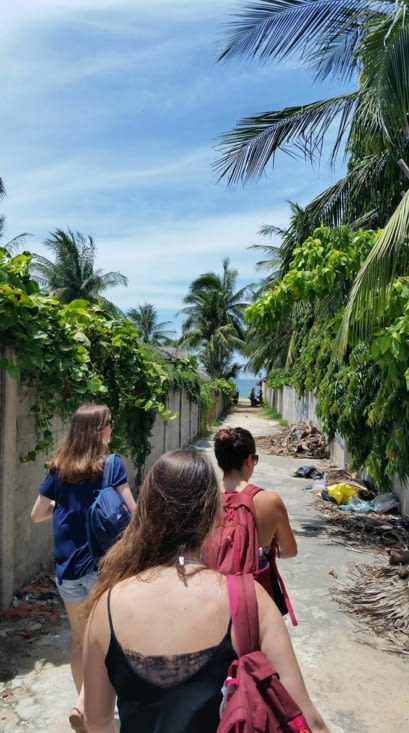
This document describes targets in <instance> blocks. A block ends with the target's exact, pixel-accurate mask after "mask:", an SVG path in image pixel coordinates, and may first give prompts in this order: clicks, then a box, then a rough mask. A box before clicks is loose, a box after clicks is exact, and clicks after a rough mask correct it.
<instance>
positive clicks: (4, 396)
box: [0, 370, 224, 608]
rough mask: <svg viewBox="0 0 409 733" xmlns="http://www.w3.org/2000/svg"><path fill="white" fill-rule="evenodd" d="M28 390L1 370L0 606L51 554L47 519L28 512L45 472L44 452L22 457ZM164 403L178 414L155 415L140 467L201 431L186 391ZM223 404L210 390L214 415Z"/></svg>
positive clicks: (29, 438) (29, 440)
mask: <svg viewBox="0 0 409 733" xmlns="http://www.w3.org/2000/svg"><path fill="white" fill-rule="evenodd" d="M31 404H32V403H31V401H30V395H29V393H27V391H25V390H24V389H23V388H22V387H21V386H20V385H17V383H16V382H15V380H14V379H12V378H11V377H9V375H8V374H7V372H5V371H4V370H0V608H5V607H7V606H8V605H9V603H10V601H11V599H12V596H13V592H14V590H15V589H16V588H18V587H19V586H20V585H22V584H23V583H25V582H26V581H27V580H28V579H29V578H30V577H32V576H33V575H34V574H36V573H38V572H39V571H40V570H41V569H42V568H43V567H44V566H45V565H48V563H49V561H50V558H51V556H52V535H51V523H50V522H44V523H41V524H37V525H33V524H32V523H31V521H30V512H31V508H32V505H33V503H34V501H35V498H36V496H37V488H38V486H39V484H40V483H41V481H42V480H43V478H44V475H45V471H46V468H45V464H46V461H47V459H48V458H49V456H48V455H45V454H44V455H39V456H37V459H36V461H34V462H33V461H30V462H26V463H24V462H22V458H23V457H24V456H25V455H26V454H27V453H28V451H30V450H32V449H33V447H34V445H35V442H36V440H35V420H34V416H33V415H32V414H31V413H30V405H31ZM167 407H168V408H169V409H170V410H171V411H172V412H176V413H177V417H176V419H174V420H167V421H164V420H161V419H160V418H159V417H158V418H157V419H156V420H155V424H154V427H153V431H152V436H151V438H150V441H151V446H152V450H151V453H150V455H149V456H148V458H147V461H146V465H145V468H144V471H145V473H146V471H147V470H148V469H149V468H150V466H151V465H152V464H153V463H154V461H155V460H156V459H157V458H158V457H159V456H160V455H162V453H164V452H165V451H167V450H171V449H175V448H179V447H184V446H186V445H189V444H190V443H192V442H194V441H195V439H196V438H197V437H198V434H199V430H200V410H199V405H198V404H196V403H193V402H190V401H189V400H188V398H187V395H186V394H185V393H181V392H172V393H171V394H169V395H168V399H167ZM223 408H224V403H223V401H222V400H220V396H219V394H218V393H217V394H215V405H214V416H215V417H217V416H218V415H219V414H220V413H221V411H222V409H223ZM52 432H53V437H54V442H55V443H58V442H60V440H61V439H62V437H63V435H64V432H65V426H64V424H63V423H62V421H61V420H60V419H58V418H55V419H54V420H53V424H52ZM124 460H125V463H126V464H127V468H128V473H129V483H130V485H131V487H132V489H133V490H134V491H136V490H137V487H136V486H135V481H134V477H135V475H136V469H135V466H134V465H133V463H132V461H131V460H130V459H126V458H125V459H124Z"/></svg>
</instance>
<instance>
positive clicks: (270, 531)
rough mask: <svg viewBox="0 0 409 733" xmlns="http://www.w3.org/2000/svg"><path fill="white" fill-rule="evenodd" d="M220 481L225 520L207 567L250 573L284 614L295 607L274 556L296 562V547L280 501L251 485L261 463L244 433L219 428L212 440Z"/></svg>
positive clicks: (214, 539) (212, 537)
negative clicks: (294, 559) (291, 559)
mask: <svg viewBox="0 0 409 733" xmlns="http://www.w3.org/2000/svg"><path fill="white" fill-rule="evenodd" d="M214 450H215V455H216V459H217V463H218V465H219V466H220V468H221V469H222V471H223V478H222V481H221V490H222V501H223V509H224V512H223V516H222V518H221V520H220V521H219V522H218V525H217V526H216V527H215V529H214V531H213V532H212V534H211V535H210V537H209V539H208V541H207V543H206V546H205V559H206V562H207V564H208V565H209V566H210V567H212V568H214V569H215V570H219V571H220V572H222V573H224V574H225V575H227V574H228V573H233V574H235V573H240V572H244V573H252V574H253V576H254V577H255V579H256V580H258V581H259V582H260V583H261V584H262V585H263V586H264V587H265V588H266V590H267V592H268V593H269V594H270V595H271V596H272V598H274V600H275V602H276V604H277V606H278V608H279V609H280V611H281V613H282V614H283V615H285V614H286V613H288V612H289V613H290V618H291V621H292V623H293V625H296V623H297V621H296V619H295V616H294V613H293V610H292V606H291V603H290V601H289V598H288V595H287V592H286V590H285V586H284V583H283V581H282V579H281V576H280V575H279V573H278V569H277V566H276V563H275V557H276V555H277V556H278V557H282V558H290V557H295V556H296V554H297V543H296V540H295V537H294V533H293V531H292V529H291V525H290V521H289V518H288V513H287V509H286V507H285V504H284V502H283V500H282V499H281V497H280V496H279V495H278V494H276V493H275V492H273V491H264V490H263V489H261V487H259V486H256V485H255V484H252V483H250V479H251V477H252V475H253V472H254V469H255V467H256V465H257V463H258V455H257V453H256V444H255V440H254V438H253V436H252V434H251V433H250V432H249V431H248V430H246V429H245V428H240V427H237V428H232V427H226V428H221V429H220V430H218V431H217V433H216V434H215V436H214Z"/></svg>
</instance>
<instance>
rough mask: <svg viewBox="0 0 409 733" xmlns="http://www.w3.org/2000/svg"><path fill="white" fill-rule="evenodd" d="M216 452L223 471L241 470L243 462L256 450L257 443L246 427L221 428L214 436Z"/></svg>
mask: <svg viewBox="0 0 409 733" xmlns="http://www.w3.org/2000/svg"><path fill="white" fill-rule="evenodd" d="M214 452H215V455H216V459H217V463H218V464H219V466H220V468H221V469H222V471H224V472H225V473H229V472H230V471H233V470H234V469H237V470H240V469H241V467H242V465H243V462H244V461H245V460H246V458H248V457H249V456H252V455H254V454H255V452H256V443H255V440H254V438H253V436H252V434H251V433H250V432H249V430H246V428H229V427H227V428H220V430H218V431H217V433H216V434H215V436H214Z"/></svg>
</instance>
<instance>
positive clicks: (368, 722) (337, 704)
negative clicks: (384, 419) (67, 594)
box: [0, 400, 409, 733]
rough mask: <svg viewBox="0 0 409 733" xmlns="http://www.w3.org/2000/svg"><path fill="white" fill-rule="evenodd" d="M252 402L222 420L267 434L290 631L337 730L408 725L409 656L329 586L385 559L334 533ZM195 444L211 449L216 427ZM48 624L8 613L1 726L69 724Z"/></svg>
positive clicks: (57, 727) (60, 729)
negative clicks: (280, 507)
mask: <svg viewBox="0 0 409 733" xmlns="http://www.w3.org/2000/svg"><path fill="white" fill-rule="evenodd" d="M247 404H248V401H247V400H241V401H240V402H239V405H238V406H237V407H236V408H235V409H234V411H233V412H232V413H231V414H230V415H229V416H228V417H227V418H226V420H225V421H224V424H228V425H234V426H239V425H240V426H242V427H246V428H247V429H248V430H250V431H251V432H252V433H253V435H254V436H255V438H256V440H257V438H259V446H258V453H259V456H260V460H259V463H258V466H257V467H256V470H255V473H254V476H253V478H252V480H253V481H254V483H257V484H259V485H260V486H262V487H264V488H266V489H273V490H275V491H277V492H278V493H280V494H281V496H282V497H283V499H284V501H285V503H286V506H287V509H288V512H289V515H290V519H291V523H292V526H293V528H294V530H295V534H296V538H297V542H298V548H299V553H298V556H297V557H296V558H294V559H291V560H283V561H280V571H281V572H282V575H283V577H284V579H285V582H286V585H287V589H288V591H289V594H290V598H291V600H292V602H293V605H294V609H295V612H296V615H297V617H298V622H299V625H298V626H297V627H296V628H292V627H291V626H290V625H289V631H290V634H291V637H292V640H293V643H294V647H295V650H296V653H297V656H298V659H299V662H300V664H301V667H302V671H303V674H304V677H305V679H306V683H307V686H308V689H309V691H310V694H311V697H312V698H313V699H314V701H315V702H316V704H317V707H318V708H319V710H320V712H321V713H322V714H323V716H324V718H325V719H326V721H327V722H328V724H329V727H330V730H331V732H332V733H398V731H402V733H403V731H409V689H408V684H407V680H408V676H409V659H408V658H407V657H404V656H402V655H395V654H391V653H387V652H385V651H382V650H381V649H379V648H376V647H377V646H378V647H379V639H376V637H374V636H372V635H371V631H370V629H369V630H368V629H364V628H361V627H360V626H359V624H357V623H354V622H353V619H351V617H350V616H349V615H347V614H346V613H345V612H344V611H343V610H342V609H341V608H340V607H339V606H338V604H337V602H336V601H335V600H334V598H333V596H332V594H331V588H332V587H334V585H335V584H337V583H344V582H346V581H348V579H349V577H350V567H351V564H353V565H354V566H356V565H359V564H361V563H362V564H365V565H367V564H371V563H375V562H377V563H379V562H380V557H379V554H378V555H377V556H376V557H375V555H374V554H372V553H371V552H355V551H353V550H352V549H347V548H345V547H344V546H343V545H342V544H340V543H338V542H335V541H334V540H333V539H332V538H331V534H330V532H328V527H326V520H325V516H324V515H322V514H321V513H320V512H319V510H318V509H317V506H316V502H315V501H314V497H313V496H312V494H311V492H308V491H304V488H303V487H304V484H305V481H303V480H300V479H297V478H293V477H292V475H291V469H292V468H294V467H298V465H300V462H298V463H297V461H296V460H295V459H293V458H287V457H281V456H274V455H269V454H266V453H265V452H263V446H264V445H265V441H263V440H262V438H268V436H269V435H271V434H272V433H273V432H275V431H276V430H277V429H278V428H279V426H278V425H277V423H275V422H274V421H272V420H268V419H266V418H264V417H263V415H262V411H261V410H259V409H257V408H255V409H251V408H249V407H248V406H247ZM197 445H198V447H199V448H200V449H201V450H204V451H206V452H207V453H208V454H209V456H212V441H211V437H210V438H208V439H204V440H201V441H199V442H198V444H197ZM303 463H308V461H303ZM310 463H312V461H310ZM320 463H322V462H320ZM27 624H28V625H30V624H32V620H27ZM20 626H21V622H20ZM46 631H47V633H45V634H43V633H40V634H39V635H38V637H37V638H36V639H35V641H27V643H26V644H24V643H22V641H21V635H20V637H19V643H18V644H17V643H16V644H15V645H13V622H11V621H7V622H0V650H2V656H3V667H4V655H5V654H6V655H7V654H8V655H10V670H11V669H12V670H14V672H15V673H14V674H13V676H12V678H11V679H9V680H7V681H4V682H0V733H15V732H16V731H25V730H26V731H30V732H32V733H42V732H43V731H47V733H67V732H69V731H70V730H71V729H70V727H69V724H68V721H67V716H68V713H69V711H70V709H71V707H72V705H73V703H74V699H75V692H74V687H73V684H72V681H71V676H70V670H69V666H68V663H67V648H68V631H67V625H66V622H65V620H64V618H62V620H57V621H52V622H50V624H49V628H47V629H46ZM364 638H365V641H368V640H369V642H371V644H368V643H363V640H364ZM169 733H172V732H171V731H169Z"/></svg>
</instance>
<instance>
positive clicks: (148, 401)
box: [0, 249, 200, 480]
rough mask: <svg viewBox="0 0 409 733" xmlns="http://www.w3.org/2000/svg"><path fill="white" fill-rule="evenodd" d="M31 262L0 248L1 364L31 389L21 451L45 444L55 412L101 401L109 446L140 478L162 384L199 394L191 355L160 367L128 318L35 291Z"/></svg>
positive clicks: (162, 405)
mask: <svg viewBox="0 0 409 733" xmlns="http://www.w3.org/2000/svg"><path fill="white" fill-rule="evenodd" d="M30 263H31V255H30V254H28V253H24V254H21V255H17V256H14V257H11V256H10V255H9V254H8V252H7V251H6V250H4V249H3V250H0V345H1V347H2V354H3V358H2V360H1V361H0V368H2V369H6V370H7V371H8V372H9V374H10V375H11V376H12V377H13V378H15V379H17V380H18V381H20V382H21V383H22V384H23V385H25V386H26V387H27V388H31V389H32V394H33V395H34V396H35V404H34V405H33V407H32V411H33V413H34V414H35V416H36V425H37V430H38V435H37V443H36V445H35V447H34V448H33V451H31V452H30V454H29V455H28V456H26V458H28V459H34V458H35V455H36V453H37V452H38V451H40V450H49V448H50V447H51V441H52V435H51V431H50V422H51V419H52V417H53V416H54V415H55V414H59V415H61V417H62V418H67V417H69V416H70V415H71V414H72V412H73V411H74V410H75V409H77V407H78V406H79V405H80V404H82V403H84V402H89V401H93V402H95V401H98V402H106V403H107V404H109V406H110V409H111V410H112V413H113V414H114V417H115V433H114V439H113V443H112V446H113V449H114V450H115V449H116V450H121V452H124V453H129V454H130V455H131V457H132V459H133V461H134V462H135V465H136V466H137V467H138V477H137V480H139V475H140V472H141V470H142V467H143V464H144V462H145V459H146V456H147V455H148V454H149V451H150V444H149V436H150V434H151V430H152V426H153V422H154V420H155V417H156V415H157V414H159V415H161V416H162V417H164V418H168V417H169V414H168V413H167V412H166V394H167V391H168V389H169V387H170V386H171V385H173V386H174V385H176V386H177V387H179V388H182V387H183V388H186V387H188V392H189V394H190V396H191V398H192V399H196V400H199V399H200V386H199V377H198V375H197V373H195V372H194V368H195V365H194V361H193V360H191V361H189V364H186V363H185V362H183V363H181V362H180V361H178V360H177V359H175V362H174V364H173V365H170V366H168V368H165V366H164V364H163V362H162V360H161V359H160V358H159V356H158V354H157V353H156V352H155V350H153V349H152V348H149V347H147V346H144V345H143V344H141V342H140V341H139V339H138V334H137V332H136V330H135V327H134V325H133V324H132V323H131V322H130V321H129V320H126V319H124V318H118V319H115V318H113V319H110V318H109V317H107V314H106V312H104V311H102V310H101V309H100V308H99V307H98V305H96V304H92V303H90V302H89V301H87V300H73V301H72V302H70V303H68V304H66V305H64V304H62V303H61V302H59V301H58V300H56V299H55V298H54V297H52V296H45V295H42V294H41V293H40V291H39V287H38V285H37V284H36V283H35V282H34V281H33V280H32V279H31V278H30V274H29V273H30Z"/></svg>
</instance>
